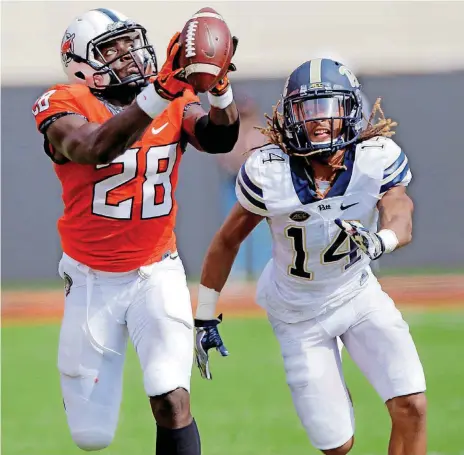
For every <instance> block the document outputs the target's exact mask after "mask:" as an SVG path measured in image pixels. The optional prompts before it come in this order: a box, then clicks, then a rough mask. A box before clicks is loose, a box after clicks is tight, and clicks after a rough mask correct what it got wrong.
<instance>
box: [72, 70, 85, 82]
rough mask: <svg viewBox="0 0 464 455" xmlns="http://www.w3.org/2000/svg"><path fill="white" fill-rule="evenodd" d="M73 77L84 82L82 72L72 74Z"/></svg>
mask: <svg viewBox="0 0 464 455" xmlns="http://www.w3.org/2000/svg"><path fill="white" fill-rule="evenodd" d="M74 76H76V77H77V78H79V79H83V80H84V81H85V76H84V73H83V72H82V71H78V72H77V73H74Z"/></svg>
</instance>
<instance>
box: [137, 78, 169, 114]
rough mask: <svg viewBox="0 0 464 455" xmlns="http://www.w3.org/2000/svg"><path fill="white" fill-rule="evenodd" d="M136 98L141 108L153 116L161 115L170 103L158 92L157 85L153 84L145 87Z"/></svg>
mask: <svg viewBox="0 0 464 455" xmlns="http://www.w3.org/2000/svg"><path fill="white" fill-rule="evenodd" d="M136 100H137V104H138V105H139V107H140V109H142V111H144V112H145V114H147V115H148V116H149V117H151V118H155V117H158V115H160V114H161V112H163V111H164V110H165V109H166V107H167V106H168V104H169V101H168V100H165V99H164V98H161V96H159V95H158V93H156V90H155V86H154V85H153V84H150V85H149V86H148V87H145V88H144V89H143V90H142V91H141V92H140V93H139V94H138V95H137V98H136Z"/></svg>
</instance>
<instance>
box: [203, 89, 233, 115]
mask: <svg viewBox="0 0 464 455" xmlns="http://www.w3.org/2000/svg"><path fill="white" fill-rule="evenodd" d="M208 101H209V104H211V106H214V107H217V108H218V109H225V108H226V107H227V106H229V105H230V104H232V101H234V94H233V93H232V87H231V86H230V85H229V87H228V88H227V90H226V92H225V93H223V94H222V95H220V96H216V95H213V94H212V93H211V92H208Z"/></svg>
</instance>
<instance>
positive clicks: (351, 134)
mask: <svg viewBox="0 0 464 455" xmlns="http://www.w3.org/2000/svg"><path fill="white" fill-rule="evenodd" d="M360 88H361V86H360V84H359V82H358V79H357V78H356V76H355V75H354V74H353V72H352V71H351V70H349V69H348V68H347V67H346V66H344V65H343V64H341V63H339V62H336V61H334V60H330V59H326V58H323V59H314V60H310V61H308V62H305V63H303V64H302V65H300V66H299V67H298V68H297V69H296V70H294V71H293V72H292V74H291V75H290V77H289V78H288V79H287V81H286V84H285V87H284V93H283V124H282V125H281V133H282V135H283V140H284V144H285V146H286V148H287V151H288V153H289V154H293V155H302V156H309V155H316V154H317V155H318V156H321V155H322V156H329V155H331V154H333V153H335V152H336V151H337V150H340V149H343V148H345V147H347V146H348V145H350V144H353V143H354V142H355V141H356V140H357V139H358V137H359V134H360V132H361V129H362V101H361V91H360Z"/></svg>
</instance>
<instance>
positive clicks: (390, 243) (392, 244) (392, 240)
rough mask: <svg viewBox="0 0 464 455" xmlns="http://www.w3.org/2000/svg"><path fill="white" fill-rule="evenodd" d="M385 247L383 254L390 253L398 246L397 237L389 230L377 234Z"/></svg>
mask: <svg viewBox="0 0 464 455" xmlns="http://www.w3.org/2000/svg"><path fill="white" fill-rule="evenodd" d="M377 235H378V236H379V237H380V238H381V239H382V241H383V244H384V246H385V253H391V252H392V251H393V250H394V249H395V248H396V247H397V246H398V243H399V242H398V237H397V236H396V234H395V232H394V231H392V230H391V229H382V230H380V231H379V232H377Z"/></svg>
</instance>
